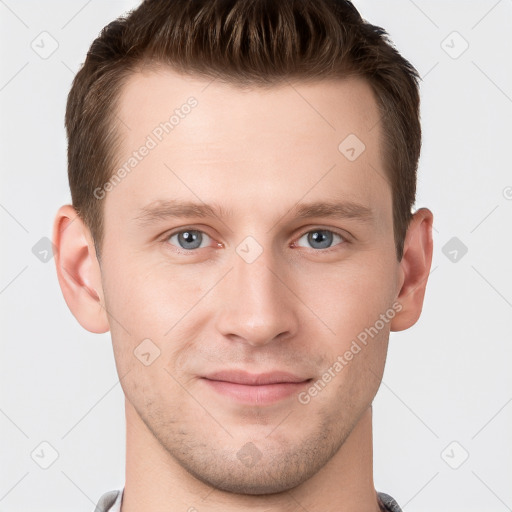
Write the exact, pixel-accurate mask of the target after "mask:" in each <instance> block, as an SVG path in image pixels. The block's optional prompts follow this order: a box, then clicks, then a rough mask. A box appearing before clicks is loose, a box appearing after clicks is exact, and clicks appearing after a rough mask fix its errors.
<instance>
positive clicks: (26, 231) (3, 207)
mask: <svg viewBox="0 0 512 512" xmlns="http://www.w3.org/2000/svg"><path fill="white" fill-rule="evenodd" d="M0 208H2V209H3V210H4V211H5V212H6V213H7V215H9V216H10V217H11V218H12V219H13V220H14V222H16V224H18V226H20V227H21V229H23V230H24V231H25V233H28V229H27V228H26V227H25V226H24V225H23V224H22V223H21V222H20V221H19V220H18V219H17V218H16V217H15V216H14V215H13V214H12V213H11V212H10V211H9V210H8V209H7V208H6V207H5V206H4V205H3V204H0Z"/></svg>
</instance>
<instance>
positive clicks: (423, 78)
mask: <svg viewBox="0 0 512 512" xmlns="http://www.w3.org/2000/svg"><path fill="white" fill-rule="evenodd" d="M438 64H439V61H437V62H436V63H435V64H434V65H433V66H432V67H431V68H430V69H429V70H428V71H427V72H426V73H425V74H424V75H423V76H422V77H421V80H422V81H423V80H425V78H427V75H428V74H429V73H430V72H431V71H432V70H433V69H434V68H435V67H436V66H437V65H438Z"/></svg>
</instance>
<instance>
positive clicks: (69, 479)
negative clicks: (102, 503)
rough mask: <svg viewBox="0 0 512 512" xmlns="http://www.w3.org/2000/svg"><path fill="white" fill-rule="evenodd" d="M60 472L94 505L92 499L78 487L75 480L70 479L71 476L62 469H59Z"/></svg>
mask: <svg viewBox="0 0 512 512" xmlns="http://www.w3.org/2000/svg"><path fill="white" fill-rule="evenodd" d="M60 472H61V473H62V474H63V475H64V476H65V477H66V478H67V479H68V480H69V481H70V482H71V483H72V484H73V485H74V486H75V487H76V488H77V489H78V490H79V491H80V492H81V493H82V494H83V495H84V496H85V497H86V498H87V499H88V500H89V501H90V502H91V503H92V504H93V505H94V506H96V503H95V502H94V501H93V500H92V499H91V498H90V497H89V496H88V495H87V494H85V492H84V491H83V490H82V489H80V487H78V485H77V484H76V483H75V482H73V480H71V478H70V477H69V476H68V475H66V473H64V471H62V470H61V471H60Z"/></svg>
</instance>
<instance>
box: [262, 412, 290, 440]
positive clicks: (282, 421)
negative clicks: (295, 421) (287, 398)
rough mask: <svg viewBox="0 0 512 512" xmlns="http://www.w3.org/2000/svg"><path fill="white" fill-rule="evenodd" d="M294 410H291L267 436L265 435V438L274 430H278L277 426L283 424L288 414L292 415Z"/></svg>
mask: <svg viewBox="0 0 512 512" xmlns="http://www.w3.org/2000/svg"><path fill="white" fill-rule="evenodd" d="M292 412H293V410H291V411H290V412H289V413H288V414H287V415H286V416H285V417H284V418H283V419H282V420H281V421H280V422H279V423H278V424H277V425H276V426H275V427H274V428H273V429H272V430H271V431H270V432H269V433H268V434H267V435H266V436H265V439H266V438H267V437H268V436H270V435H271V434H272V433H273V432H275V431H276V429H277V427H279V426H281V424H283V423H284V421H285V420H286V419H287V418H288V416H290V414H291V413H292Z"/></svg>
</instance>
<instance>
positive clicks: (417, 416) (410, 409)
mask: <svg viewBox="0 0 512 512" xmlns="http://www.w3.org/2000/svg"><path fill="white" fill-rule="evenodd" d="M371 371H372V373H373V370H371ZM381 382H382V384H384V386H386V388H387V389H388V390H389V391H391V393H392V394H393V395H394V396H395V397H396V398H397V399H398V400H399V401H400V402H402V404H403V405H404V406H405V407H406V408H407V409H409V411H410V412H411V413H412V414H414V416H416V418H418V419H419V420H420V421H421V423H423V425H424V426H425V427H426V428H427V429H428V430H430V432H432V434H434V436H436V437H437V439H439V436H438V435H437V434H436V433H435V432H434V431H433V430H432V429H431V428H430V427H429V426H428V425H427V424H426V423H425V422H424V421H423V420H422V419H421V418H420V416H419V415H418V414H416V413H415V412H414V411H413V410H412V408H411V407H409V406H408V405H407V404H406V403H405V402H404V401H403V400H402V399H401V398H400V397H399V396H398V395H397V394H396V393H395V392H394V391H393V390H392V389H391V388H390V387H389V386H388V385H387V384H386V383H385V382H384V381H381Z"/></svg>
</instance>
